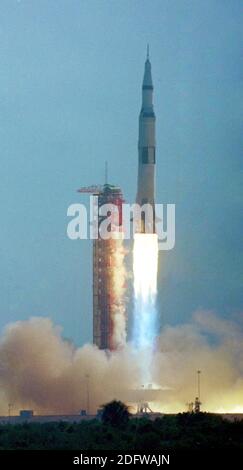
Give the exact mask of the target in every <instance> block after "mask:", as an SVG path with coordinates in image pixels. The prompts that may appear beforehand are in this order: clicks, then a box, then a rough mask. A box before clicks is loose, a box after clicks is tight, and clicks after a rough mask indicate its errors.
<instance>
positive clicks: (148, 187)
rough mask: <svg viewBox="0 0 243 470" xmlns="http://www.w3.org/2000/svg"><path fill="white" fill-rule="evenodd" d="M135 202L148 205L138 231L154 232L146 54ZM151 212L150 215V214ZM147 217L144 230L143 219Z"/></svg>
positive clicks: (150, 91)
mask: <svg viewBox="0 0 243 470" xmlns="http://www.w3.org/2000/svg"><path fill="white" fill-rule="evenodd" d="M136 203H137V204H139V206H140V207H141V206H144V204H145V205H149V206H150V209H148V211H147V212H146V214H144V213H142V220H141V225H140V231H141V232H142V233H143V232H145V231H146V232H149V233H155V206H154V204H155V114H154V109H153V82H152V74H151V63H150V60H149V56H148V54H147V60H146V62H145V70H144V77H143V85H142V108H141V111H140V115H139V137H138V181H137V197H136ZM151 214H152V216H151ZM145 217H147V222H148V223H146V230H145V220H144V218H145Z"/></svg>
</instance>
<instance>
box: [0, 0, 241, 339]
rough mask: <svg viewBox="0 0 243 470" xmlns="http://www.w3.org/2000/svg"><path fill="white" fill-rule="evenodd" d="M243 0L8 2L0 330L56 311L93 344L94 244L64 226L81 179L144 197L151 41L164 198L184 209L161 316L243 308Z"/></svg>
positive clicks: (4, 7) (0, 71)
mask: <svg viewBox="0 0 243 470" xmlns="http://www.w3.org/2000/svg"><path fill="white" fill-rule="evenodd" d="M242 40H243V4H242V0H239V1H238V0H130V1H128V0H113V1H108V0H99V1H98V0H41V1H40V0H39V1H38V0H19V1H16V0H1V4H0V64H1V65H0V142H1V153H0V161H1V184H0V204H1V220H2V223H1V231H0V314H1V315H0V327H3V326H4V325H5V324H6V323H8V322H10V321H15V320H19V319H24V318H28V317H29V316H36V315H44V316H46V315H47V316H50V317H51V318H52V319H53V320H54V322H56V323H59V324H61V325H62V326H63V327H64V335H65V336H67V337H70V338H73V339H74V340H75V342H76V343H77V344H81V343H82V342H84V341H87V340H90V339H91V331H92V328H91V324H92V290H91V284H92V276H91V274H92V270H91V267H92V264H91V256H92V251H91V244H90V242H89V241H86V242H84V241H70V240H69V239H68V238H67V236H66V225H67V222H68V219H67V217H66V212H67V207H68V205H69V204H70V203H74V202H84V201H86V202H87V201H88V197H87V196H84V197H81V196H80V195H78V194H77V193H75V191H76V189H77V188H78V187H80V186H84V185H89V184H93V183H94V184H98V183H103V182H104V161H105V160H108V162H109V180H110V182H111V183H115V184H119V185H120V186H121V187H122V188H123V191H124V195H125V197H126V199H127V200H128V201H130V202H132V201H133V198H134V196H135V192H136V178H137V139H138V114H139V111H140V106H141V82H142V75H143V67H144V60H145V54H146V44H147V42H149V43H150V50H151V62H152V73H153V81H154V87H155V98H154V101H155V112H156V117H157V201H158V202H171V203H173V202H175V203H176V213H177V214H176V248H175V249H174V250H173V251H172V252H167V253H162V254H161V256H160V265H159V312H160V320H161V324H165V323H171V324H175V323H182V322H185V321H187V320H188V319H189V318H190V316H191V314H192V312H193V311H194V310H195V309H197V308H198V307H203V308H206V309H214V310H216V311H217V312H218V313H220V314H221V315H223V316H229V315H238V314H239V312H240V310H241V309H242V300H243V294H242V279H243V272H242V271H243V262H242V261H243V256H242V229H243V222H242V209H243V198H242V196H243V194H242V193H243V190H242V183H243V172H242V150H243V138H242V102H243V96H242V95H243V91H242V85H243V80H242V61H241V52H242Z"/></svg>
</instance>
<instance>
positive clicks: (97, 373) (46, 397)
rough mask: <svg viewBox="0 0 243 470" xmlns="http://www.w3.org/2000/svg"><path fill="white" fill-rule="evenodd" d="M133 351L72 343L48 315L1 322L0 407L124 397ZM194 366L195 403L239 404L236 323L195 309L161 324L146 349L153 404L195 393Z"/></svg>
mask: <svg viewBox="0 0 243 470" xmlns="http://www.w3.org/2000/svg"><path fill="white" fill-rule="evenodd" d="M141 360H142V358H141V353H139V354H138V353H137V352H136V351H134V350H133V349H132V347H131V345H129V344H127V346H126V347H125V348H124V349H123V350H120V351H116V352H113V353H109V355H108V354H107V353H105V352H104V351H100V350H98V349H97V348H96V347H94V346H92V345H85V346H83V347H81V348H78V349H77V348H75V347H74V346H73V345H72V344H71V343H70V342H68V341H66V340H64V339H63V338H62V337H61V329H60V328H59V327H56V326H54V325H53V324H52V322H51V320H50V319H48V318H31V319H30V320H27V321H20V322H16V323H13V324H10V325H8V326H7V327H6V328H5V330H4V333H3V335H2V338H1V340H0V387H1V395H2V397H1V407H0V412H1V414H6V412H7V406H8V403H13V404H14V410H13V413H17V412H18V410H19V409H20V408H31V409H34V410H35V412H36V413H60V414H64V413H77V412H79V410H80V409H86V408H87V406H86V405H87V394H89V402H90V410H89V411H92V412H95V411H96V410H97V408H98V407H99V406H100V405H101V404H103V403H105V402H107V401H109V400H111V399H113V398H119V399H122V400H127V397H128V391H129V390H135V389H137V388H139V387H140V386H141V384H140V378H139V374H140V362H141ZM197 369H200V370H202V393H201V396H202V401H203V409H205V410H210V411H235V412H237V411H239V412H240V411H243V324H242V320H240V319H238V321H235V322H233V321H228V320H223V319H221V318H219V317H217V316H216V315H215V314H214V313H212V312H205V311H199V312H196V313H195V314H194V316H193V319H192V321H191V322H190V323H188V324H186V325H181V326H176V327H169V326H167V327H165V328H164V329H163V331H162V332H161V335H160V337H159V338H158V341H157V350H156V351H155V352H154V359H153V368H152V371H151V374H152V378H153V382H154V383H155V384H157V385H158V386H161V387H168V389H167V390H161V391H160V392H159V394H158V395H157V398H156V402H154V403H151V407H152V409H154V410H156V409H157V410H160V411H165V412H177V411H183V410H184V409H185V403H186V402H188V401H192V400H193V399H194V398H195V395H196V370H197Z"/></svg>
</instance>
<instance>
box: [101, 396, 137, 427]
mask: <svg viewBox="0 0 243 470" xmlns="http://www.w3.org/2000/svg"><path fill="white" fill-rule="evenodd" d="M129 417H130V413H129V409H128V407H127V405H125V403H122V402H121V401H117V400H113V401H111V402H110V403H106V404H105V405H103V406H102V412H101V421H102V423H103V424H110V425H111V426H114V427H119V426H124V425H126V424H127V423H128V421H129Z"/></svg>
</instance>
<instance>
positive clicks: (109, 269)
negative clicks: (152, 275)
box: [78, 184, 124, 350]
mask: <svg viewBox="0 0 243 470" xmlns="http://www.w3.org/2000/svg"><path fill="white" fill-rule="evenodd" d="M78 191H79V192H81V193H82V192H83V193H91V194H93V196H96V203H97V209H98V211H97V212H98V214H97V217H98V228H99V231H98V238H97V239H94V240H93V343H94V344H95V345H96V346H98V348H99V349H107V350H114V349H116V347H117V345H116V344H115V341H114V337H113V332H114V306H115V305H116V304H117V299H116V291H115V286H114V275H115V271H116V268H117V266H116V250H117V247H118V244H119V243H121V241H120V240H118V239H116V238H115V237H114V238H108V239H103V238H102V237H101V236H100V224H101V223H102V221H103V220H104V219H105V218H106V216H104V215H100V213H99V212H100V208H101V206H103V205H104V204H114V205H115V206H116V207H117V208H118V222H119V223H118V231H119V233H120V232H122V204H123V202H124V199H123V195H122V191H121V189H120V188H119V187H117V186H112V185H110V184H105V185H104V186H90V187H88V188H81V189H79V190H78ZM108 230H109V229H108Z"/></svg>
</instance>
